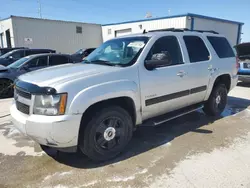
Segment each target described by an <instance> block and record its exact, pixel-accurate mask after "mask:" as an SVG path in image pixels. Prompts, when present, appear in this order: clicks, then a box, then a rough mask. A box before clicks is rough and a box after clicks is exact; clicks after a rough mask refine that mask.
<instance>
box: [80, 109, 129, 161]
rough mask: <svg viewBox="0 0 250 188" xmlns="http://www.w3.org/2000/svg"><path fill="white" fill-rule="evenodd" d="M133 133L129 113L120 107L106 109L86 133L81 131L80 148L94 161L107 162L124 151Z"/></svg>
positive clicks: (99, 113) (100, 111)
mask: <svg viewBox="0 0 250 188" xmlns="http://www.w3.org/2000/svg"><path fill="white" fill-rule="evenodd" d="M83 126H84V125H82V126H81V127H82V128H83ZM132 133H133V122H132V118H131V116H130V115H129V113H128V112H127V111H126V110H124V109H123V108H121V107H119V106H110V107H106V108H103V109H101V110H99V111H98V112H97V113H96V114H95V115H94V116H93V117H92V118H91V120H90V121H89V122H88V123H87V126H86V129H85V130H84V131H80V140H79V147H80V149H81V151H82V152H83V153H84V154H86V155H87V156H88V157H89V158H91V159H92V160H94V161H105V160H108V159H111V158H113V157H115V156H117V155H118V154H119V153H121V152H122V151H123V149H124V148H125V147H126V145H127V144H128V142H129V141H130V139H131V137H132Z"/></svg>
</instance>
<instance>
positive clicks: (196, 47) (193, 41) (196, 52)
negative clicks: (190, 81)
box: [183, 36, 210, 63]
mask: <svg viewBox="0 0 250 188" xmlns="http://www.w3.org/2000/svg"><path fill="white" fill-rule="evenodd" d="M183 39H184V41H185V44H186V47H187V51H188V55H189V59H190V62H191V63H195V62H199V61H208V60H209V59H210V55H209V52H208V49H207V47H206V45H205V43H204V42H203V40H202V39H201V38H200V37H197V36H184V37H183Z"/></svg>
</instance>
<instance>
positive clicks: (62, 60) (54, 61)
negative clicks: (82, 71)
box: [49, 55, 69, 66]
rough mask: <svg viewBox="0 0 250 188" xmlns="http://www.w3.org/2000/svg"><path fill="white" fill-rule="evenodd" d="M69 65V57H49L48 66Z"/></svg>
mask: <svg viewBox="0 0 250 188" xmlns="http://www.w3.org/2000/svg"><path fill="white" fill-rule="evenodd" d="M66 63H69V57H68V56H65V55H52V56H50V57H49V66H55V65H61V64H66Z"/></svg>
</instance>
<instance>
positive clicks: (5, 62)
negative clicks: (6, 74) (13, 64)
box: [0, 58, 10, 66]
mask: <svg viewBox="0 0 250 188" xmlns="http://www.w3.org/2000/svg"><path fill="white" fill-rule="evenodd" d="M9 63H10V62H9V61H8V59H6V58H0V65H3V66H8V65H9Z"/></svg>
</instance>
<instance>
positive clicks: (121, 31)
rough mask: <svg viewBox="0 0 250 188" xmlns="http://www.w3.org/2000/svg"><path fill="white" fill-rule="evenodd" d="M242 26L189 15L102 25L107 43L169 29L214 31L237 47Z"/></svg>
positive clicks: (227, 21) (216, 19)
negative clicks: (132, 35) (112, 39)
mask: <svg viewBox="0 0 250 188" xmlns="http://www.w3.org/2000/svg"><path fill="white" fill-rule="evenodd" d="M242 25H243V23H241V22H235V21H231V20H224V19H219V18H213V17H208V16H202V15H197V14H191V13H187V14H183V15H176V16H167V17H160V18H149V19H144V20H135V21H128V22H121V23H112V24H105V25H102V34H103V40H104V41H106V40H109V39H111V38H114V37H118V36H122V35H127V34H130V33H142V32H143V30H146V31H149V30H157V29H167V28H187V29H190V30H213V31H216V32H218V33H220V34H223V35H225V36H226V37H227V38H228V39H229V40H230V42H231V43H232V45H235V44H237V43H239V42H240V40H241V28H242Z"/></svg>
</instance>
